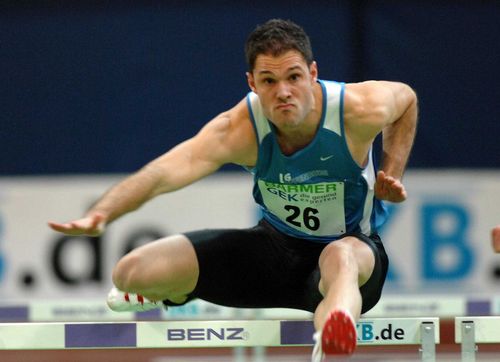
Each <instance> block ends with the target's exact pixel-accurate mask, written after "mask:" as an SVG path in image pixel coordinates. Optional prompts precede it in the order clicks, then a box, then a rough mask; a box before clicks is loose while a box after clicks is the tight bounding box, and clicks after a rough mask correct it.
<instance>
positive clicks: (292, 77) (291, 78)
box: [290, 73, 300, 81]
mask: <svg viewBox="0 0 500 362" xmlns="http://www.w3.org/2000/svg"><path fill="white" fill-rule="evenodd" d="M299 79H300V74H298V73H294V74H292V75H290V80H291V81H297V80H299Z"/></svg>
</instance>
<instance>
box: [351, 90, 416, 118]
mask: <svg viewBox="0 0 500 362" xmlns="http://www.w3.org/2000/svg"><path fill="white" fill-rule="evenodd" d="M415 99H416V95H415V92H414V91H413V89H412V88H411V87H410V86H409V85H407V84H405V83H401V82H391V81H375V80H369V81H365V82H360V83H348V84H346V90H345V93H344V117H345V118H346V120H351V121H357V122H361V123H368V124H369V123H372V122H374V123H376V124H379V123H380V122H382V123H385V122H390V121H391V120H393V119H394V118H395V115H396V114H398V113H400V112H401V109H402V108H406V107H407V105H408V104H409V103H411V102H412V101H414V100H415Z"/></svg>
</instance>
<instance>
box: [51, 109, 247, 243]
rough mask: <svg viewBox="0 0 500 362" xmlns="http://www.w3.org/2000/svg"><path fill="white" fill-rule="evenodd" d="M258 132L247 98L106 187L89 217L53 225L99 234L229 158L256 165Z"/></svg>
mask: <svg viewBox="0 0 500 362" xmlns="http://www.w3.org/2000/svg"><path fill="white" fill-rule="evenodd" d="M256 147H257V144H256V142H255V135H254V131H253V129H252V125H251V122H250V121H249V119H248V111H247V108H246V105H245V102H244V101H242V102H240V103H239V104H238V105H237V106H235V107H234V108H232V109H231V110H229V111H227V112H224V113H221V114H220V115H218V116H217V117H215V118H214V119H213V120H211V121H210V122H208V123H207V124H206V125H205V127H203V128H202V129H201V131H200V132H199V133H198V134H197V135H196V136H194V137H193V138H191V139H189V140H187V141H184V142H182V143H181V144H179V145H177V146H176V147H174V148H173V149H171V150H170V151H168V152H167V153H165V154H164V155H162V156H160V157H158V158H157V159H155V160H153V161H151V162H150V163H148V164H147V165H146V166H144V167H143V168H142V169H140V170H139V171H137V172H136V173H134V174H132V175H131V176H129V177H127V178H125V179H124V180H123V181H121V182H119V183H118V184H117V185H115V186H113V187H112V188H111V189H110V190H109V191H108V192H106V193H105V194H104V195H103V196H102V197H101V198H100V199H99V200H98V201H97V202H96V203H95V205H94V206H92V207H91V208H90V210H89V211H88V212H87V213H86V214H85V216H84V217H82V218H80V219H76V220H74V221H71V222H67V223H58V222H52V221H51V222H49V223H48V224H49V226H50V227H51V228H52V229H53V230H55V231H59V232H62V233H65V234H68V235H82V234H85V235H90V236H96V235H99V234H101V233H102V232H103V231H104V228H105V226H106V225H107V224H109V223H110V222H112V221H113V220H115V219H117V218H119V217H120V216H122V215H124V214H126V213H128V212H131V211H134V210H136V209H138V208H139V207H140V206H141V205H143V204H144V203H145V202H147V201H148V200H150V199H152V198H154V197H156V196H158V195H160V194H163V193H167V192H172V191H175V190H177V189H180V188H182V187H185V186H187V185H189V184H191V183H193V182H195V181H197V180H199V179H201V178H203V177H205V176H207V175H209V174H211V173H213V172H215V171H216V170H217V169H219V168H220V167H221V166H222V165H223V164H225V163H236V164H242V165H247V166H252V165H253V164H254V162H255V159H256V154H257V153H256V152H257V151H256Z"/></svg>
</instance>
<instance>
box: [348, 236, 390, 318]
mask: <svg viewBox="0 0 500 362" xmlns="http://www.w3.org/2000/svg"><path fill="white" fill-rule="evenodd" d="M354 236H356V237H357V238H358V239H360V240H361V241H363V242H365V243H366V244H367V245H368V246H369V247H370V249H371V250H372V252H373V255H374V257H375V264H374V267H373V271H372V273H371V275H370V278H369V279H368V281H366V283H364V284H363V285H362V286H361V287H360V288H359V290H360V292H361V297H362V299H363V306H362V310H361V313H366V312H368V311H369V310H370V309H372V308H373V307H374V306H375V305H376V304H377V303H378V301H379V300H380V296H381V295H382V289H383V287H384V284H385V279H386V277H387V270H388V268H389V259H388V257H387V254H386V252H385V248H384V245H383V244H382V241H381V239H380V237H379V236H378V235H372V236H370V237H368V236H366V235H363V234H359V235H354Z"/></svg>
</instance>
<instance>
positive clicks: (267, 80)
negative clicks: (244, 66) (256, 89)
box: [262, 78, 274, 84]
mask: <svg viewBox="0 0 500 362" xmlns="http://www.w3.org/2000/svg"><path fill="white" fill-rule="evenodd" d="M262 82H263V83H264V84H273V83H274V79H273V78H264V79H263V80H262Z"/></svg>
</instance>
